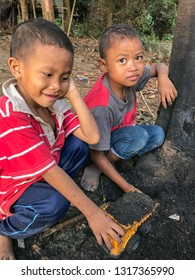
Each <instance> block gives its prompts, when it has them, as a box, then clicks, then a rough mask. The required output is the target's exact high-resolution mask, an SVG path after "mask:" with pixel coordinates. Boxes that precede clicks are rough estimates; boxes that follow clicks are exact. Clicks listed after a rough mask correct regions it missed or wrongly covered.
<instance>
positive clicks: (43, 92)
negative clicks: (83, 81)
mask: <svg viewBox="0 0 195 280" xmlns="http://www.w3.org/2000/svg"><path fill="white" fill-rule="evenodd" d="M9 66H10V70H11V72H12V74H13V75H14V77H15V78H16V80H17V89H18V91H19V92H20V94H21V95H22V96H23V98H24V99H25V101H26V103H27V105H28V106H29V107H30V108H35V109H36V108H38V107H44V108H48V107H50V106H52V105H53V104H54V103H55V101H56V100H57V99H59V98H62V97H63V96H64V95H65V94H66V92H67V91H68V87H69V78H70V75H71V72H72V67H73V54H72V53H71V52H70V51H68V50H66V49H65V48H61V47H58V46H53V45H42V44H39V43H37V44H36V45H35V46H34V52H32V53H31V54H30V55H29V56H28V57H27V58H26V59H17V58H15V57H11V58H10V59H9Z"/></svg>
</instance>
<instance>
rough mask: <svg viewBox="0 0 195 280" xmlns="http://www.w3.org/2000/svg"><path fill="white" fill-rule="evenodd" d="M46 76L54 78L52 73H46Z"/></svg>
mask: <svg viewBox="0 0 195 280" xmlns="http://www.w3.org/2000/svg"><path fill="white" fill-rule="evenodd" d="M44 75H45V76H46V77H51V76H52V74H51V73H44Z"/></svg>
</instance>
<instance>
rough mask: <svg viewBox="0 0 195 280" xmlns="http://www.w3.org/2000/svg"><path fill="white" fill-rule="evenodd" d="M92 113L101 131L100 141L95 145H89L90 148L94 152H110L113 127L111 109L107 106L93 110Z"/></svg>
mask: <svg viewBox="0 0 195 280" xmlns="http://www.w3.org/2000/svg"><path fill="white" fill-rule="evenodd" d="M91 112H92V114H93V116H94V118H95V120H96V122H97V125H98V127H99V130H100V141H99V143H97V144H95V145H89V147H90V148H91V149H93V150H99V151H108V150H110V137H111V127H112V125H111V124H112V116H111V113H110V111H109V108H108V107H106V106H98V107H94V108H92V109H91Z"/></svg>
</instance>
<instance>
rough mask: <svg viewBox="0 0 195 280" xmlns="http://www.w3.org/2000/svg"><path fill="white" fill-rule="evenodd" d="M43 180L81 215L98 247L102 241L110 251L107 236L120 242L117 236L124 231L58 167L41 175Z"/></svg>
mask: <svg viewBox="0 0 195 280" xmlns="http://www.w3.org/2000/svg"><path fill="white" fill-rule="evenodd" d="M43 178H44V179H45V181H47V182H48V184H50V185H51V186H53V187H54V188H55V189H56V190H57V191H58V192H60V193H61V194H62V195H63V196H64V197H66V199H68V200H69V201H70V202H71V203H73V204H74V206H75V207H77V208H78V209H79V210H80V211H81V212H82V213H83V215H84V216H85V217H86V219H87V220H88V223H89V225H90V227H91V229H92V231H93V233H94V235H95V237H96V239H97V242H98V243H99V244H100V245H101V244H102V242H103V241H104V242H105V244H106V246H107V247H108V249H109V250H111V249H112V245H111V243H110V239H109V237H108V235H110V236H111V237H113V238H114V239H115V240H116V241H117V242H118V243H120V242H121V241H122V240H121V238H120V237H119V235H120V236H123V235H124V230H123V229H122V228H121V227H120V226H119V225H118V224H116V223H115V222H114V221H113V220H112V219H111V218H110V217H109V216H108V215H107V214H106V212H104V211H103V210H102V209H100V208H99V207H98V206H97V205H96V204H95V203H94V202H93V201H91V200H90V199H89V198H88V197H87V196H86V195H85V194H84V193H83V192H82V191H81V189H80V188H79V187H78V186H77V185H76V183H75V182H74V181H73V180H72V179H71V178H70V177H69V176H68V174H67V173H66V172H64V171H63V170H62V169H61V168H60V167H59V166H58V165H55V166H54V167H52V168H51V169H49V170H48V171H47V172H46V173H45V174H43Z"/></svg>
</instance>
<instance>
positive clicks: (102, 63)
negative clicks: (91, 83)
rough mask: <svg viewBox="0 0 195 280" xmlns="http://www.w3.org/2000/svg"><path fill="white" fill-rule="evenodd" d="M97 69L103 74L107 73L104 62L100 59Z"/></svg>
mask: <svg viewBox="0 0 195 280" xmlns="http://www.w3.org/2000/svg"><path fill="white" fill-rule="evenodd" d="M98 64H99V68H100V70H101V71H102V72H103V73H107V72H108V71H107V67H106V61H105V60H104V59H102V58H101V57H99V58H98Z"/></svg>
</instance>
